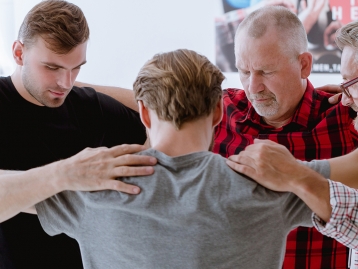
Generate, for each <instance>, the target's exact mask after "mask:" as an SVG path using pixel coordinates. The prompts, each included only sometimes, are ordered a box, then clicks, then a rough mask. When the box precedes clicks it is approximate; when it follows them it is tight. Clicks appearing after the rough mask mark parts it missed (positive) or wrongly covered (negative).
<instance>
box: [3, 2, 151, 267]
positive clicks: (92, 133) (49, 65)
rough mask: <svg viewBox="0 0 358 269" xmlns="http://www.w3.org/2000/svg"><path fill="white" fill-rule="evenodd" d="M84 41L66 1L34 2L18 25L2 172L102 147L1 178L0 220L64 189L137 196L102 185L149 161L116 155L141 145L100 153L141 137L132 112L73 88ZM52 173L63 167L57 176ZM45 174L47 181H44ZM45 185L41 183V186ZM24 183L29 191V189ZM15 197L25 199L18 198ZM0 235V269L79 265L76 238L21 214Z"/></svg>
mask: <svg viewBox="0 0 358 269" xmlns="http://www.w3.org/2000/svg"><path fill="white" fill-rule="evenodd" d="M88 39H89V28H88V25H87V21H86V18H85V16H84V14H83V12H82V11H81V9H80V8H78V7H77V6H76V5H74V4H71V3H68V2H66V1H51V0H49V1H42V2H40V3H39V4H38V5H36V6H35V7H34V8H33V9H32V10H31V11H30V12H29V13H28V14H27V15H26V17H25V19H24V21H23V23H22V25H21V27H20V31H19V35H18V40H16V41H15V42H14V44H13V50H12V51H13V57H14V60H15V62H16V64H17V67H16V70H15V72H14V73H13V74H12V75H11V76H10V77H1V78H0V115H1V117H0V125H1V132H0V148H1V153H0V169H3V170H4V171H2V172H1V173H2V174H9V173H12V172H10V171H11V170H28V169H32V168H35V167H39V166H43V165H46V164H49V163H52V162H55V161H59V160H62V159H66V158H69V157H71V156H73V155H75V154H77V153H78V152H80V151H82V150H83V149H85V148H87V147H91V148H96V147H102V148H101V149H96V150H90V149H87V150H86V151H85V152H81V153H80V154H79V155H77V156H75V157H74V158H71V159H69V160H66V161H65V162H62V161H61V162H59V163H55V164H53V165H50V166H45V167H43V168H40V169H34V170H32V171H30V172H25V173H26V175H29V176H31V178H32V180H30V179H29V180H25V181H24V180H21V178H23V175H22V174H14V175H8V176H11V178H10V180H11V179H12V180H13V181H11V182H9V180H7V181H3V182H1V184H2V186H3V187H6V186H7V187H8V188H7V189H6V196H5V197H7V198H10V199H11V201H12V204H11V207H9V208H7V209H6V210H7V213H6V214H5V216H4V219H6V218H9V217H11V216H13V215H15V214H17V213H18V212H19V211H20V210H23V209H24V207H26V206H31V205H33V204H34V203H36V202H38V201H40V200H42V199H45V198H46V197H48V196H50V195H53V194H55V193H57V192H59V191H61V190H64V189H72V190H91V189H92V190H99V189H103V188H111V189H118V190H124V191H128V192H130V193H138V190H139V188H137V187H133V186H132V187H130V186H128V185H123V184H120V185H118V183H116V184H115V183H112V182H110V181H109V180H111V179H115V178H116V177H117V176H121V175H122V176H123V175H126V176H129V175H133V173H134V174H136V173H139V174H150V173H151V172H152V171H153V170H150V169H149V171H146V169H145V168H144V169H143V168H141V169H140V170H133V168H128V167H126V166H127V165H131V164H143V165H149V164H150V163H152V164H153V162H150V161H149V160H151V159H152V158H145V157H143V156H142V158H141V159H138V158H137V156H128V155H124V156H122V155H123V154H125V153H132V152H135V151H138V150H139V149H142V147H140V146H134V147H128V146H124V147H119V148H118V147H117V148H114V149H106V148H104V147H113V146H116V145H121V144H143V143H144V141H145V139H146V135H145V129H144V126H143V125H142V123H141V122H140V119H139V115H138V114H137V113H136V112H134V111H133V110H131V109H129V108H127V107H125V106H124V105H122V104H121V103H119V102H117V101H116V100H114V99H112V98H110V97H108V96H106V95H103V94H100V93H96V92H95V91H94V90H93V89H91V88H79V87H74V81H75V79H76V77H77V75H78V73H79V71H80V69H81V66H82V65H84V64H85V63H86V50H87V42H88ZM75 165H76V167H74V166H75ZM121 166H125V167H121ZM61 167H62V168H61ZM56 169H65V170H63V171H61V172H60V173H59V172H58V170H56ZM40 173H43V176H44V177H46V178H38V179H37V181H36V179H34V177H36V176H38V175H39V174H40ZM49 173H51V175H52V176H53V177H50V178H48V177H47V176H48V175H49ZM71 173H72V175H71ZM3 177H5V175H3ZM59 177H60V180H59V181H58V180H57V179H58V178H59ZM1 179H4V178H1ZM84 179H87V180H89V181H88V182H85V181H84ZM39 180H40V182H39ZM46 180H47V181H48V183H43V181H46ZM91 180H92V183H91ZM101 180H103V183H100V181H101ZM105 180H107V181H106V183H105V182H104V181H105ZM16 182H17V183H18V184H16ZM29 185H32V187H33V188H36V189H32V190H29V189H28V187H29ZM101 185H102V186H101ZM20 194H22V195H25V196H26V197H22V198H20V197H19V195H20ZM3 195H5V194H4V193H3ZM9 202H10V200H9ZM5 204H6V203H5ZM1 231H2V233H0V262H2V264H1V268H6V269H9V268H36V269H41V268H46V269H47V268H82V263H81V256H80V252H79V249H78V245H77V243H76V241H74V240H73V239H70V238H68V237H67V236H65V235H60V236H57V237H55V238H50V237H49V236H48V235H46V234H45V233H44V232H43V230H42V229H41V226H40V223H39V221H38V218H37V217H36V216H33V215H29V214H24V213H20V214H18V215H16V216H15V217H13V218H11V219H10V220H7V221H5V222H3V223H2V224H1Z"/></svg>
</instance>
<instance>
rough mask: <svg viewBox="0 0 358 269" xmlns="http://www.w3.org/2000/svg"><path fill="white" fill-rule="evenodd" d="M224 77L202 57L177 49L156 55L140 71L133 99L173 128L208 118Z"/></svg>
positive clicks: (217, 98)
mask: <svg viewBox="0 0 358 269" xmlns="http://www.w3.org/2000/svg"><path fill="white" fill-rule="evenodd" d="M224 78H225V77H224V75H223V74H222V73H221V71H220V70H219V69H218V68H217V67H216V66H215V65H213V64H212V63H211V62H210V61H209V60H208V59H207V58H206V57H205V56H203V55H200V54H198V53H196V52H195V51H192V50H187V49H179V50H176V51H172V52H167V53H160V54H156V55H155V56H154V57H153V58H152V59H151V60H149V61H148V62H147V63H146V64H145V65H144V66H143V67H142V69H141V70H140V72H139V74H138V76H137V78H136V80H135V82H134V84H133V89H134V94H135V98H136V100H137V101H138V100H141V101H143V103H144V105H145V106H146V107H148V108H149V109H151V110H154V111H155V112H156V113H157V115H158V118H159V119H161V120H164V121H170V122H172V123H173V124H174V126H175V127H176V128H177V129H180V127H181V126H182V124H183V123H185V122H189V121H193V120H196V119H199V118H201V117H204V116H208V115H210V113H212V112H213V110H214V108H215V107H216V105H217V103H218V102H219V101H220V99H221V97H222V89H221V83H222V81H223V80H224Z"/></svg>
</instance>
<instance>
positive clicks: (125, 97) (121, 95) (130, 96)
mask: <svg viewBox="0 0 358 269" xmlns="http://www.w3.org/2000/svg"><path fill="white" fill-rule="evenodd" d="M75 85H76V86H78V87H91V88H93V89H95V90H96V91H97V92H101V93H104V94H107V95H109V96H111V97H112V98H114V99H116V100H117V101H119V102H121V103H122V104H123V105H125V106H127V107H129V108H131V109H133V110H135V111H138V105H137V102H136V101H135V99H134V93H133V91H132V90H128V89H124V88H120V87H113V86H100V85H92V84H87V83H83V82H79V81H76V82H75Z"/></svg>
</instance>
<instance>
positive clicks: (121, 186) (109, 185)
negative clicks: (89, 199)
mask: <svg viewBox="0 0 358 269" xmlns="http://www.w3.org/2000/svg"><path fill="white" fill-rule="evenodd" d="M101 183H102V184H101V186H100V187H99V189H98V190H114V191H119V192H124V193H128V194H139V193H140V188H139V187H138V186H134V185H131V184H127V183H124V182H122V181H119V180H103V181H102V182H101Z"/></svg>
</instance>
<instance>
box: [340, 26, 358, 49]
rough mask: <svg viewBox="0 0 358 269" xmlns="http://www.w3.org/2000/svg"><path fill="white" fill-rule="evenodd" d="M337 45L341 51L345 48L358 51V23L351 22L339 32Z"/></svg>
mask: <svg viewBox="0 0 358 269" xmlns="http://www.w3.org/2000/svg"><path fill="white" fill-rule="evenodd" d="M336 44H337V46H338V48H339V49H340V50H343V48H344V47H345V46H349V47H352V48H354V49H358V21H353V22H350V23H348V24H347V25H345V26H343V27H341V28H339V29H338V30H337V32H336Z"/></svg>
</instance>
